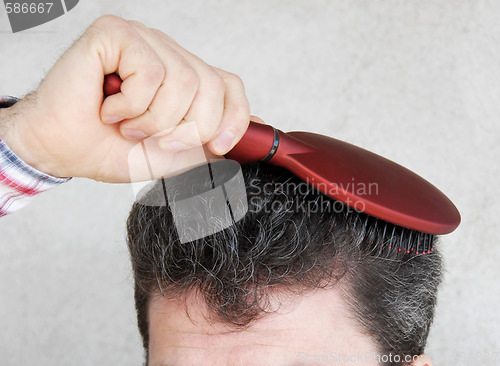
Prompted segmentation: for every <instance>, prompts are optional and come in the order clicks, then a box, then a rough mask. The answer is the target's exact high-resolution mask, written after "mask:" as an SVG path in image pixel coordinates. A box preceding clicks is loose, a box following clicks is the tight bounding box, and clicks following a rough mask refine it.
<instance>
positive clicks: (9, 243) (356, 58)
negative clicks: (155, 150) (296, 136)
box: [0, 0, 500, 366]
mask: <svg viewBox="0 0 500 366" xmlns="http://www.w3.org/2000/svg"><path fill="white" fill-rule="evenodd" d="M106 13H112V14H116V15H120V16H123V17H125V18H129V19H136V20H139V21H141V22H144V23H145V24H147V25H148V26H150V27H155V28H159V29H161V30H163V31H164V32H166V33H168V34H169V35H171V36H172V37H173V38H174V39H176V40H177V41H178V42H179V43H180V44H181V45H183V46H184V47H185V48H187V49H188V50H190V51H192V52H193V53H195V54H197V55H199V56H200V57H201V58H203V59H204V60H206V61H207V62H208V63H211V64H213V65H216V66H219V67H221V68H224V69H227V70H229V71H232V72H234V73H236V74H239V75H240V76H241V77H242V79H243V80H244V82H245V84H246V90H247V94H248V98H249V100H250V103H251V107H252V113H253V114H256V115H259V116H260V117H262V118H264V119H265V120H267V121H269V122H273V123H274V124H275V125H276V126H278V127H279V128H281V129H283V130H291V129H304V130H310V131H316V132H319V133H323V134H328V135H331V136H334V137H337V138H340V139H344V140H347V141H349V142H351V143H355V144H358V145H360V146H362V147H364V148H367V149H371V150H373V151H375V152H377V153H379V154H381V155H384V156H386V157H388V158H390V159H393V160H395V161H397V162H399V163H401V164H403V165H405V166H407V167H409V168H411V169H412V170H414V171H416V172H417V173H419V174H421V175H422V176H424V177H425V178H427V179H428V180H430V181H431V182H432V183H434V184H435V185H436V186H438V187H439V188H440V189H442V190H443V191H444V192H445V193H446V194H447V195H449V197H450V198H451V199H452V200H453V201H454V202H455V203H456V205H457V206H458V208H459V209H460V211H461V213H462V217H463V222H462V225H461V226H460V228H459V229H458V230H457V231H456V232H455V233H453V234H451V235H448V236H445V237H443V238H442V239H441V245H440V247H441V249H442V252H443V254H444V257H445V261H446V268H447V273H446V279H445V283H444V285H443V286H442V289H441V293H440V298H439V305H438V308H437V315H436V319H435V325H434V327H433V329H432V333H431V336H430V339H429V343H428V349H427V351H428V352H427V353H428V354H430V355H431V357H432V358H433V359H434V361H435V363H436V364H437V365H451V364H454V365H466V364H481V365H498V364H499V363H500V341H499V339H500V324H499V323H500V322H499V320H498V319H499V318H500V307H499V306H498V304H499V303H500V295H499V291H498V287H499V286H498V277H499V274H500V270H499V265H498V259H499V257H500V256H499V254H500V246H499V245H497V244H498V243H497V241H498V239H497V227H498V217H499V216H500V212H499V204H500V199H499V195H498V194H497V187H498V179H499V178H500V174H499V172H500V169H499V167H498V162H497V159H498V157H499V155H500V154H499V146H500V145H499V144H498V142H497V139H498V137H500V133H499V132H500V127H499V125H500V121H499V119H500V23H499V22H498V16H499V15H500V2H495V1H479V0H469V1H442V0H434V1H426V0H419V1H416V0H406V1H398V0H383V1H374V0H370V1H361V0H358V1H332V0H329V1H326V0H322V1H305V0H304V1H298V0H268V1H256V0H253V1H250V0H244V1H229V0H225V1H211V2H207V1H201V0H198V1H192V0H187V1H172V0H169V1H119V2H118V1H110V0H106V1H102V0H101V1H90V0H81V1H80V3H79V4H78V5H77V6H76V7H75V8H74V9H73V10H72V11H71V12H69V13H68V14H67V15H65V16H62V17H60V18H58V19H56V20H54V21H52V22H50V23H47V24H45V25H42V26H40V27H37V28H34V29H32V30H29V31H25V32H21V33H18V34H12V33H11V32H10V28H9V26H8V23H7V16H6V13H5V11H4V10H3V9H2V10H0V70H2V72H1V74H0V94H11V95H15V96H22V95H24V94H26V93H28V92H29V91H31V90H33V89H34V88H35V87H36V86H37V84H38V82H39V81H40V80H41V79H42V78H43V76H44V75H45V73H46V72H47V71H48V70H49V69H50V67H51V65H52V64H53V63H54V62H55V61H56V60H57V58H58V57H59V56H60V55H61V54H62V52H63V51H64V50H65V49H66V48H67V47H68V46H69V45H70V44H71V43H72V42H73V41H74V40H75V39H76V38H77V37H78V36H79V35H80V34H81V33H82V32H83V31H84V29H85V28H86V27H87V26H88V25H89V24H90V23H91V22H92V20H93V19H95V18H96V17H98V16H99V15H102V14H106ZM132 199H133V197H132V192H131V189H130V187H128V186H127V185H110V184H102V183H96V182H92V181H89V180H85V179H74V180H73V181H71V182H70V183H68V184H65V185H64V186H61V187H59V188H57V189H55V190H53V191H50V192H47V193H46V194H44V195H42V196H40V197H39V198H37V199H36V201H35V202H33V203H32V204H31V205H30V206H29V207H27V208H25V209H23V210H22V211H21V212H18V213H16V214H14V215H11V216H9V217H5V218H2V219H0V358H1V360H2V361H0V362H1V363H2V365H33V364H39V365H54V366H56V365H75V366H77V365H124V366H126V365H130V366H132V365H139V364H140V363H141V361H142V350H141V345H140V339H139V336H138V333H137V331H136V326H135V314H134V307H133V299H132V296H133V289H132V279H131V274H130V267H129V263H128V253H127V249H126V244H125V240H124V237H125V219H126V217H127V213H128V209H129V207H130V204H131V202H132Z"/></svg>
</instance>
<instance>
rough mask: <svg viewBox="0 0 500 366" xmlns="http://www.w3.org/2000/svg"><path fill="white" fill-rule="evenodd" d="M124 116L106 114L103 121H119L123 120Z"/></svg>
mask: <svg viewBox="0 0 500 366" xmlns="http://www.w3.org/2000/svg"><path fill="white" fill-rule="evenodd" d="M122 119H123V118H121V117H118V116H104V117H102V121H103V122H104V123H115V122H118V121H121V120H122Z"/></svg>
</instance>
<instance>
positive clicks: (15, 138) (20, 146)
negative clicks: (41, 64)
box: [0, 95, 64, 177]
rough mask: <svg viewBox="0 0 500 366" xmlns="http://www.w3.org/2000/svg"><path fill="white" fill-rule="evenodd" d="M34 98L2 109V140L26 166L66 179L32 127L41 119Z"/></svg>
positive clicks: (0, 113) (26, 98)
mask: <svg viewBox="0 0 500 366" xmlns="http://www.w3.org/2000/svg"><path fill="white" fill-rule="evenodd" d="M33 97H34V96H33V95H29V96H27V97H25V98H23V99H22V100H20V101H18V102H17V103H16V104H14V105H13V106H11V107H8V108H0V138H1V139H2V140H3V142H4V143H5V145H7V146H8V148H9V149H10V150H11V151H12V152H13V153H14V154H15V155H16V156H17V157H18V158H19V159H21V160H22V161H23V162H24V163H25V164H27V165H29V166H30V167H32V168H34V169H36V170H38V171H39V172H42V173H44V174H47V175H51V176H53V177H64V174H62V172H61V171H60V169H58V168H57V164H54V162H53V161H51V160H52V159H51V158H50V156H49V154H47V152H46V151H45V149H44V148H43V144H42V143H41V141H39V140H38V139H37V138H36V133H34V131H33V130H32V128H31V127H30V126H31V125H32V124H31V123H32V122H35V123H36V122H37V121H36V119H39V118H40V117H39V116H38V114H37V113H36V109H37V108H36V103H34V101H33V99H32V98H33Z"/></svg>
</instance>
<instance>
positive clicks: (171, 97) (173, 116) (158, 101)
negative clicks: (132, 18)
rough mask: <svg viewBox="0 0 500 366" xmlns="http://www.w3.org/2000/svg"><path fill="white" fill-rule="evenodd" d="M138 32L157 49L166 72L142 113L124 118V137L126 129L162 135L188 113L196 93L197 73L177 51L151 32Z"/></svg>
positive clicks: (198, 79) (122, 125)
mask: <svg viewBox="0 0 500 366" xmlns="http://www.w3.org/2000/svg"><path fill="white" fill-rule="evenodd" d="M138 32H139V33H140V34H141V36H142V37H143V38H144V39H145V40H146V41H147V42H148V44H149V45H150V46H151V47H153V48H154V49H155V50H156V52H157V54H158V57H159V58H160V59H161V61H162V62H163V64H164V65H165V69H166V74H165V78H164V80H163V82H162V84H161V86H160V87H159V89H158V91H157V93H156V95H155V97H154V99H153V101H152V103H151V104H150V105H149V108H148V109H147V110H146V111H145V112H144V113H143V114H142V115H140V116H138V117H136V118H134V119H131V120H127V121H123V122H122V123H121V126H120V130H121V131H122V134H124V135H125V136H127V133H128V131H140V133H141V134H144V135H147V136H153V135H155V134H158V133H160V134H165V133H168V132H170V131H171V130H173V129H174V128H175V127H176V126H177V125H178V124H179V122H180V121H181V120H182V119H183V118H184V116H185V115H186V113H187V112H188V110H189V108H190V107H191V104H192V102H193V99H194V98H195V96H196V95H197V93H198V89H199V85H200V76H199V74H198V72H197V71H196V70H195V69H194V68H193V67H192V66H191V65H190V64H189V63H188V62H187V61H186V60H185V59H184V58H183V57H182V56H181V55H179V54H178V52H177V51H176V50H174V49H173V48H172V47H170V46H169V45H167V44H164V42H163V41H162V40H161V39H158V37H156V36H155V35H154V34H153V33H152V32H149V33H148V32H144V31H143V30H138Z"/></svg>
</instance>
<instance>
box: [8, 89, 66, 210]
mask: <svg viewBox="0 0 500 366" xmlns="http://www.w3.org/2000/svg"><path fill="white" fill-rule="evenodd" d="M17 101H18V99H17V98H14V97H10V96H0V108H8V107H10V106H12V105H14V104H15V103H16V102H17ZM70 179H71V178H57V177H53V176H51V175H48V174H45V173H43V172H40V171H39V170H37V169H35V168H33V167H32V166H30V165H28V164H26V163H25V162H24V161H22V160H21V159H20V158H19V157H18V156H16V154H14V153H13V152H12V150H10V149H9V147H8V146H7V145H6V144H5V143H4V142H3V141H2V139H0V216H4V215H6V214H8V213H11V212H14V211H17V210H19V209H20V208H22V207H24V206H26V205H27V204H28V203H29V202H31V201H32V200H33V199H34V198H35V197H36V196H37V195H38V194H40V193H42V192H44V191H47V190H49V189H51V188H54V187H56V186H58V185H60V184H62V183H65V182H67V181H69V180H70Z"/></svg>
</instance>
